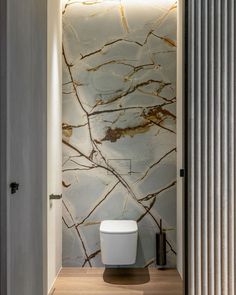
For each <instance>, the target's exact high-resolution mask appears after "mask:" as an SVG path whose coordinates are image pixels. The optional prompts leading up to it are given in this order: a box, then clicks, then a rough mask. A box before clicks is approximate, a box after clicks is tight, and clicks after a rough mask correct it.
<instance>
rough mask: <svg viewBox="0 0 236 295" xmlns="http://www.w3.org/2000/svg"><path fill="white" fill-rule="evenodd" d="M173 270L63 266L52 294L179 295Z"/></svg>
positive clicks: (178, 282)
mask: <svg viewBox="0 0 236 295" xmlns="http://www.w3.org/2000/svg"><path fill="white" fill-rule="evenodd" d="M182 285H183V283H182V280H181V278H180V276H179V274H178V272H177V271H176V270H157V269H106V270H105V269H103V268H91V269H89V268H86V269H82V268H63V269H62V270H61V272H60V274H59V276H58V278H57V280H56V282H55V285H54V290H53V292H52V293H51V294H52V295H92V294H94V295H96V294H103V295H113V294H114V295H182V294H183V293H182V292H183V291H182V290H183V286H182Z"/></svg>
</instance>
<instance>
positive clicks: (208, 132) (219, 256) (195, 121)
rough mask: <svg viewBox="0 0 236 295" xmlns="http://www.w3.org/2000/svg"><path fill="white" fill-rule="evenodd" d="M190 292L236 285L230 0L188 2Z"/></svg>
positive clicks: (225, 290)
mask: <svg viewBox="0 0 236 295" xmlns="http://www.w3.org/2000/svg"><path fill="white" fill-rule="evenodd" d="M188 5H189V10H188V16H189V18H188V44H187V46H188V60H189V66H188V71H189V73H188V74H189V75H188V101H189V109H188V123H189V129H188V130H189V133H188V135H189V137H188V144H189V156H188V157H189V159H188V169H189V179H188V198H189V202H190V203H189V241H188V243H189V277H188V280H189V294H192V295H195V294H196V295H199V294H214V295H217V294H219V295H228V294H229V295H231V294H234V290H235V277H234V274H235V255H234V252H235V233H234V232H235V214H234V208H235V200H234V199H235V198H234V191H235V186H234V182H235V152H234V150H235V128H234V126H235V123H236V122H235V121H236V114H235V103H234V99H235V87H234V82H235V66H234V63H235V61H234V59H235V47H236V46H235V36H234V25H235V24H234V22H235V21H234V19H235V4H234V1H233V0H224V1H223V0H216V1H213V0H207V1H205V0H204V1H203V0H201V1H196V0H189V1H188Z"/></svg>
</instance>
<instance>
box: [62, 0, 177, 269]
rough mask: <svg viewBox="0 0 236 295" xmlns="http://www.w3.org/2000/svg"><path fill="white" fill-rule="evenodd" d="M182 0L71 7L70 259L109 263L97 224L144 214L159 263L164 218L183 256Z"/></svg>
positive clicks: (66, 175)
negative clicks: (179, 169)
mask: <svg viewBox="0 0 236 295" xmlns="http://www.w3.org/2000/svg"><path fill="white" fill-rule="evenodd" d="M176 5H177V4H176V1H174V0H155V1H154V0H151V1H144V0H142V1H140V0H135V1H132V0H122V1H121V0H120V1H117V0H114V1H111V0H110V1H107V0H100V1H99V0H98V1H73V0H71V1H68V2H67V3H66V5H65V7H64V10H63V126H62V129H63V187H64V192H63V222H64V229H63V265H64V266H80V267H92V266H102V263H101V255H100V244H99V224H100V222H101V220H104V219H134V220H137V221H138V226H139V242H138V257H137V263H136V265H135V267H143V266H153V265H154V258H155V233H156V232H158V231H159V223H160V218H162V220H163V224H164V228H165V230H166V232H167V239H168V241H167V243H168V245H167V259H168V265H169V266H175V264H176V251H175V249H176V232H175V228H176V89H175V84H176V8H177V7H176Z"/></svg>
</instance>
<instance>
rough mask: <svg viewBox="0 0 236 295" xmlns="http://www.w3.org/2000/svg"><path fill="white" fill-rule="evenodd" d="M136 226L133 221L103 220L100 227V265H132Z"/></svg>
mask: <svg viewBox="0 0 236 295" xmlns="http://www.w3.org/2000/svg"><path fill="white" fill-rule="evenodd" d="M137 241H138V225H137V222H136V221H134V220H104V221H102V222H101V226H100V242H101V254H102V263H103V264H106V265H130V264H134V263H135V261H136V255H137Z"/></svg>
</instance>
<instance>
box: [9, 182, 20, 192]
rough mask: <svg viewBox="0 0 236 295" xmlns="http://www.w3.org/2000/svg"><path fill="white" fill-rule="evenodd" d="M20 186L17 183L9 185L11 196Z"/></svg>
mask: <svg viewBox="0 0 236 295" xmlns="http://www.w3.org/2000/svg"><path fill="white" fill-rule="evenodd" d="M19 186H20V184H19V183H17V182H12V183H11V184H10V188H11V194H15V193H16V191H18V189H19Z"/></svg>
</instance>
